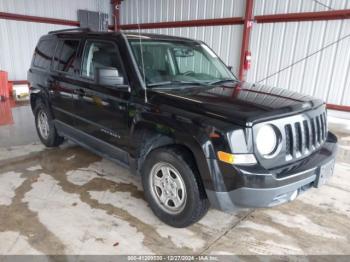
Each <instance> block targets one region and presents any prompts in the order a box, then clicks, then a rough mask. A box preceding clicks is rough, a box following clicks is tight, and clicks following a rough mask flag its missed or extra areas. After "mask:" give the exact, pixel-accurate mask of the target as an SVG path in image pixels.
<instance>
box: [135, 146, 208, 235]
mask: <svg viewBox="0 0 350 262" xmlns="http://www.w3.org/2000/svg"><path fill="white" fill-rule="evenodd" d="M190 159H191V156H188V154H186V151H184V150H181V149H179V148H176V147H165V148H160V149H156V150H154V151H152V152H151V153H150V154H149V156H148V157H147V158H146V160H145V162H144V165H143V168H142V184H143V188H144V192H145V197H146V199H147V201H148V203H149V205H150V207H151V209H152V211H153V212H154V214H155V215H156V216H157V217H158V218H159V219H160V220H161V221H163V222H164V223H166V224H168V225H170V226H173V227H177V228H183V227H187V226H190V225H192V224H193V223H196V222H197V221H199V220H200V219H201V218H202V217H203V216H204V215H205V214H206V213H207V211H208V208H209V201H208V199H207V198H206V196H205V192H204V188H203V186H202V184H201V182H200V180H199V176H197V174H198V172H197V171H196V166H195V163H194V161H193V160H190ZM168 171H170V172H168ZM167 177H168V182H166V181H167V180H166V178H167ZM170 177H171V179H170ZM162 183H163V184H162ZM172 199H174V200H175V201H173V200H172ZM164 200H165V201H164ZM175 202H176V203H175Z"/></svg>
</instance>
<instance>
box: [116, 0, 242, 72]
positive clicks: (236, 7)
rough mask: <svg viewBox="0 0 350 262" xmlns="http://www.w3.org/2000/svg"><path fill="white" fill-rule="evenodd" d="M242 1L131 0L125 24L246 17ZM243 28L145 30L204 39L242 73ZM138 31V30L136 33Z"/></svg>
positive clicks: (123, 19)
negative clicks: (240, 67)
mask: <svg viewBox="0 0 350 262" xmlns="http://www.w3.org/2000/svg"><path fill="white" fill-rule="evenodd" d="M244 8H245V2H244V1H242V0H143V1H140V0H127V1H124V2H122V6H121V23H122V24H136V23H152V22H167V21H185V20H197V19H211V18H222V17H237V16H243V14H244ZM242 30H243V26H241V25H232V26H206V27H192V28H169V29H149V30H142V32H147V33H157V34H168V35H174V36H183V37H188V38H193V39H198V40H203V41H204V42H206V43H207V44H209V45H210V46H211V47H212V48H213V49H214V51H215V52H217V53H218V54H219V55H220V57H221V58H222V59H223V61H224V62H225V63H226V64H228V65H230V66H232V68H233V70H234V72H236V73H238V70H239V56H240V50H241V43H242ZM136 31H137V30H136Z"/></svg>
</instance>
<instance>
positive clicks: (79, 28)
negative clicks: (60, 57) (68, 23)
mask: <svg viewBox="0 0 350 262" xmlns="http://www.w3.org/2000/svg"><path fill="white" fill-rule="evenodd" d="M74 31H78V32H90V31H91V30H90V28H82V27H77V28H71V29H63V30H56V31H50V32H49V34H56V33H64V32H74Z"/></svg>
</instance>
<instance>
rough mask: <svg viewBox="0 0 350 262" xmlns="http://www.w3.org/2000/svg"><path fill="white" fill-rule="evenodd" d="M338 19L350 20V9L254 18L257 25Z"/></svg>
mask: <svg viewBox="0 0 350 262" xmlns="http://www.w3.org/2000/svg"><path fill="white" fill-rule="evenodd" d="M336 19H350V9H343V10H333V11H321V12H301V13H288V14H273V15H258V16H255V17H254V20H255V22H257V23H283V22H302V21H325V20H336Z"/></svg>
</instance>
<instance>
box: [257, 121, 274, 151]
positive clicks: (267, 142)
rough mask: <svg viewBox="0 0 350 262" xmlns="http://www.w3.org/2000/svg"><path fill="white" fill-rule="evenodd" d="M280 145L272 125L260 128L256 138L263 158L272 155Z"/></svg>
mask: <svg viewBox="0 0 350 262" xmlns="http://www.w3.org/2000/svg"><path fill="white" fill-rule="evenodd" d="M278 143H279V141H278V136H277V134H276V131H275V129H274V128H273V126H272V125H264V126H262V127H260V129H259V131H258V134H257V136H256V148H257V149H258V151H259V153H260V154H261V155H262V156H264V157H268V156H269V155H272V154H273V153H274V152H275V151H276V149H277V147H278Z"/></svg>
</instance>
